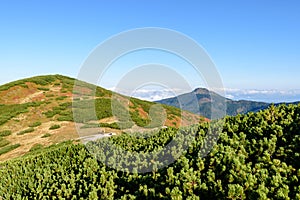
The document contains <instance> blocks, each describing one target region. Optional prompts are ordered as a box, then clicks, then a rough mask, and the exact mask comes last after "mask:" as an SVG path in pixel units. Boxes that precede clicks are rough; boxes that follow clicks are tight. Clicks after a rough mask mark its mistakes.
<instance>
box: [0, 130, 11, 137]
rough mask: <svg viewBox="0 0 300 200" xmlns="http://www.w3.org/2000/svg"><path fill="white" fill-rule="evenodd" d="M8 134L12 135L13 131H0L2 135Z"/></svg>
mask: <svg viewBox="0 0 300 200" xmlns="http://www.w3.org/2000/svg"><path fill="white" fill-rule="evenodd" d="M8 135H11V131H10V130H4V131H0V136H8Z"/></svg>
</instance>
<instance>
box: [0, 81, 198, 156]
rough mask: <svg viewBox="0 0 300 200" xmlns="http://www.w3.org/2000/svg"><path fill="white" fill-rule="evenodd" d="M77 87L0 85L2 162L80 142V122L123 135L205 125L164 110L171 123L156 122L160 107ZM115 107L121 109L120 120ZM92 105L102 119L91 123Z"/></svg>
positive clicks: (93, 129) (91, 130) (85, 85)
mask: <svg viewBox="0 0 300 200" xmlns="http://www.w3.org/2000/svg"><path fill="white" fill-rule="evenodd" d="M74 82H75V79H73V78H69V77H65V76H61V75H48V76H37V77H32V78H27V79H22V80H18V81H15V82H11V83H8V84H5V85H2V86H0V161H1V160H2V161H3V160H6V159H9V158H13V157H17V156H19V155H23V154H25V153H27V152H29V151H30V149H31V148H35V147H37V146H40V147H43V146H49V145H51V144H55V143H59V142H62V141H65V140H70V139H73V140H76V139H78V137H79V135H78V134H77V132H76V129H75V122H76V123H77V124H79V126H80V128H81V129H84V130H86V132H87V134H92V133H97V132H99V131H100V132H114V133H117V134H120V133H122V132H128V131H140V130H148V129H150V128H153V127H155V126H156V125H157V124H159V123H161V125H162V126H171V127H179V126H186V125H189V124H192V123H198V122H199V121H200V120H203V118H201V117H199V116H197V115H195V114H192V113H189V112H181V110H179V109H177V108H174V107H171V106H163V109H164V112H165V116H166V119H165V121H163V122H160V121H159V122H155V119H156V118H155V117H153V116H152V115H151V113H155V112H156V111H155V106H153V105H155V103H152V102H147V101H142V100H139V99H136V98H128V97H126V96H123V95H119V94H116V93H113V92H111V91H109V90H106V89H104V88H101V87H96V86H94V85H91V84H88V83H85V82H81V81H77V82H76V83H78V84H76V87H74ZM82 94H84V95H82ZM112 96H113V97H114V98H113V99H112ZM112 105H113V106H114V107H115V108H117V109H118V110H117V114H118V115H117V117H115V113H113V112H112V109H111V106H112ZM89 106H95V110H96V118H93V117H91V118H89V117H90V116H89V113H90V111H91V110H90V108H89ZM152 108H154V109H152ZM92 111H93V110H92ZM92 111H91V112H92ZM157 112H158V111H157ZM73 113H74V115H73ZM158 114H159V113H158ZM158 114H157V113H156V115H155V116H158ZM74 116H75V117H74ZM128 119H129V120H128ZM155 123H156V124H155Z"/></svg>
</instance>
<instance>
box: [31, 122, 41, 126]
mask: <svg viewBox="0 0 300 200" xmlns="http://www.w3.org/2000/svg"><path fill="white" fill-rule="evenodd" d="M40 125H42V123H41V122H34V123H32V124H30V125H29V127H37V126H40Z"/></svg>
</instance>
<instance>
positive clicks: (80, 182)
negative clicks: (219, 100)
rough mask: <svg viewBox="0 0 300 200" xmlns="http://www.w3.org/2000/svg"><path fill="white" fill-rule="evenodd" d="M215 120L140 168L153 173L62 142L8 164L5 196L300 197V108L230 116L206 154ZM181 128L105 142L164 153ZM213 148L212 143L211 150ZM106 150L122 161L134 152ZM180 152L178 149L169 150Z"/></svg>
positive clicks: (0, 173)
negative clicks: (165, 158)
mask: <svg viewBox="0 0 300 200" xmlns="http://www.w3.org/2000/svg"><path fill="white" fill-rule="evenodd" d="M209 126H213V124H212V123H202V124H199V125H194V126H191V127H188V128H185V129H181V130H182V131H187V132H191V133H192V132H193V133H195V134H196V137H194V139H193V141H192V142H191V145H190V146H189V148H188V150H187V151H186V152H185V153H184V154H183V155H181V156H179V157H178V159H177V160H176V162H174V163H173V164H171V165H169V166H165V167H163V168H160V169H157V166H164V163H163V162H161V161H159V159H154V160H151V161H150V162H143V160H141V163H142V165H137V166H134V167H136V168H137V169H138V168H143V167H147V166H148V165H149V166H153V170H152V172H149V173H137V172H132V173H130V172H126V170H124V171H117V170H115V169H113V168H111V167H108V166H106V165H104V164H103V163H102V162H100V161H97V160H96V159H95V157H93V156H92V155H91V154H90V153H89V152H88V151H87V149H86V148H85V146H83V145H82V144H72V143H62V144H59V145H53V146H51V147H49V148H46V149H44V150H36V151H33V152H32V153H31V154H30V155H27V156H26V157H22V158H18V159H15V160H11V161H9V162H5V163H1V164H0V177H1V179H0V196H3V198H4V199H17V198H18V197H24V198H25V199H27V198H28V199H35V198H36V199H39V198H42V197H44V198H46V199H48V198H51V199H52V198H53V199H63V198H64V199H78V198H82V199H190V200H194V199H196V200H197V199H295V200H297V199H300V163H299V159H300V105H297V106H296V105H289V106H287V105H280V106H277V107H275V106H271V107H270V108H268V109H267V110H264V111H259V112H257V113H252V112H251V113H248V114H245V115H237V116H235V117H226V118H225V123H224V124H223V125H222V127H223V130H222V133H221V134H220V137H219V140H218V142H217V144H216V145H215V146H214V147H213V149H212V150H211V152H210V153H209V154H208V155H207V156H206V157H201V152H202V150H201V149H202V148H203V141H204V138H206V137H207V136H209V135H208V134H209V132H208V127H209ZM177 134H178V131H177V130H176V129H174V128H169V129H162V130H160V131H159V132H156V133H155V134H154V135H152V136H151V137H148V138H138V137H135V136H132V135H130V134H123V135H121V136H118V137H111V138H105V139H101V140H99V141H97V142H95V143H91V145H97V146H98V147H99V148H100V149H99V150H100V151H98V152H97V154H101V153H102V151H101V150H103V152H105V148H106V144H109V142H112V143H113V144H114V145H116V146H118V147H120V148H122V149H125V150H126V151H129V152H151V151H156V150H160V149H161V148H163V147H164V146H165V145H166V144H167V143H168V142H169V141H170V140H176V138H177V139H178V140H177V141H180V137H179V138H178V137H176V136H177ZM204 148H205V147H204ZM118 152H119V151H113V152H106V153H107V154H108V155H107V156H108V157H107V158H108V160H113V161H115V158H117V157H118V156H121V157H119V159H118V160H117V161H118V162H117V163H119V164H122V163H127V162H130V161H131V159H132V158H131V157H128V156H126V155H123V154H121V155H119V154H118ZM169 152H170V153H171V154H172V155H174V156H176V153H178V148H175V149H171V148H170V149H167V151H166V153H169Z"/></svg>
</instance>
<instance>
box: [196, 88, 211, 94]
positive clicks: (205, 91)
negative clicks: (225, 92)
mask: <svg viewBox="0 0 300 200" xmlns="http://www.w3.org/2000/svg"><path fill="white" fill-rule="evenodd" d="M193 93H195V94H210V91H209V90H208V89H206V88H196V89H194V90H193Z"/></svg>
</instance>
